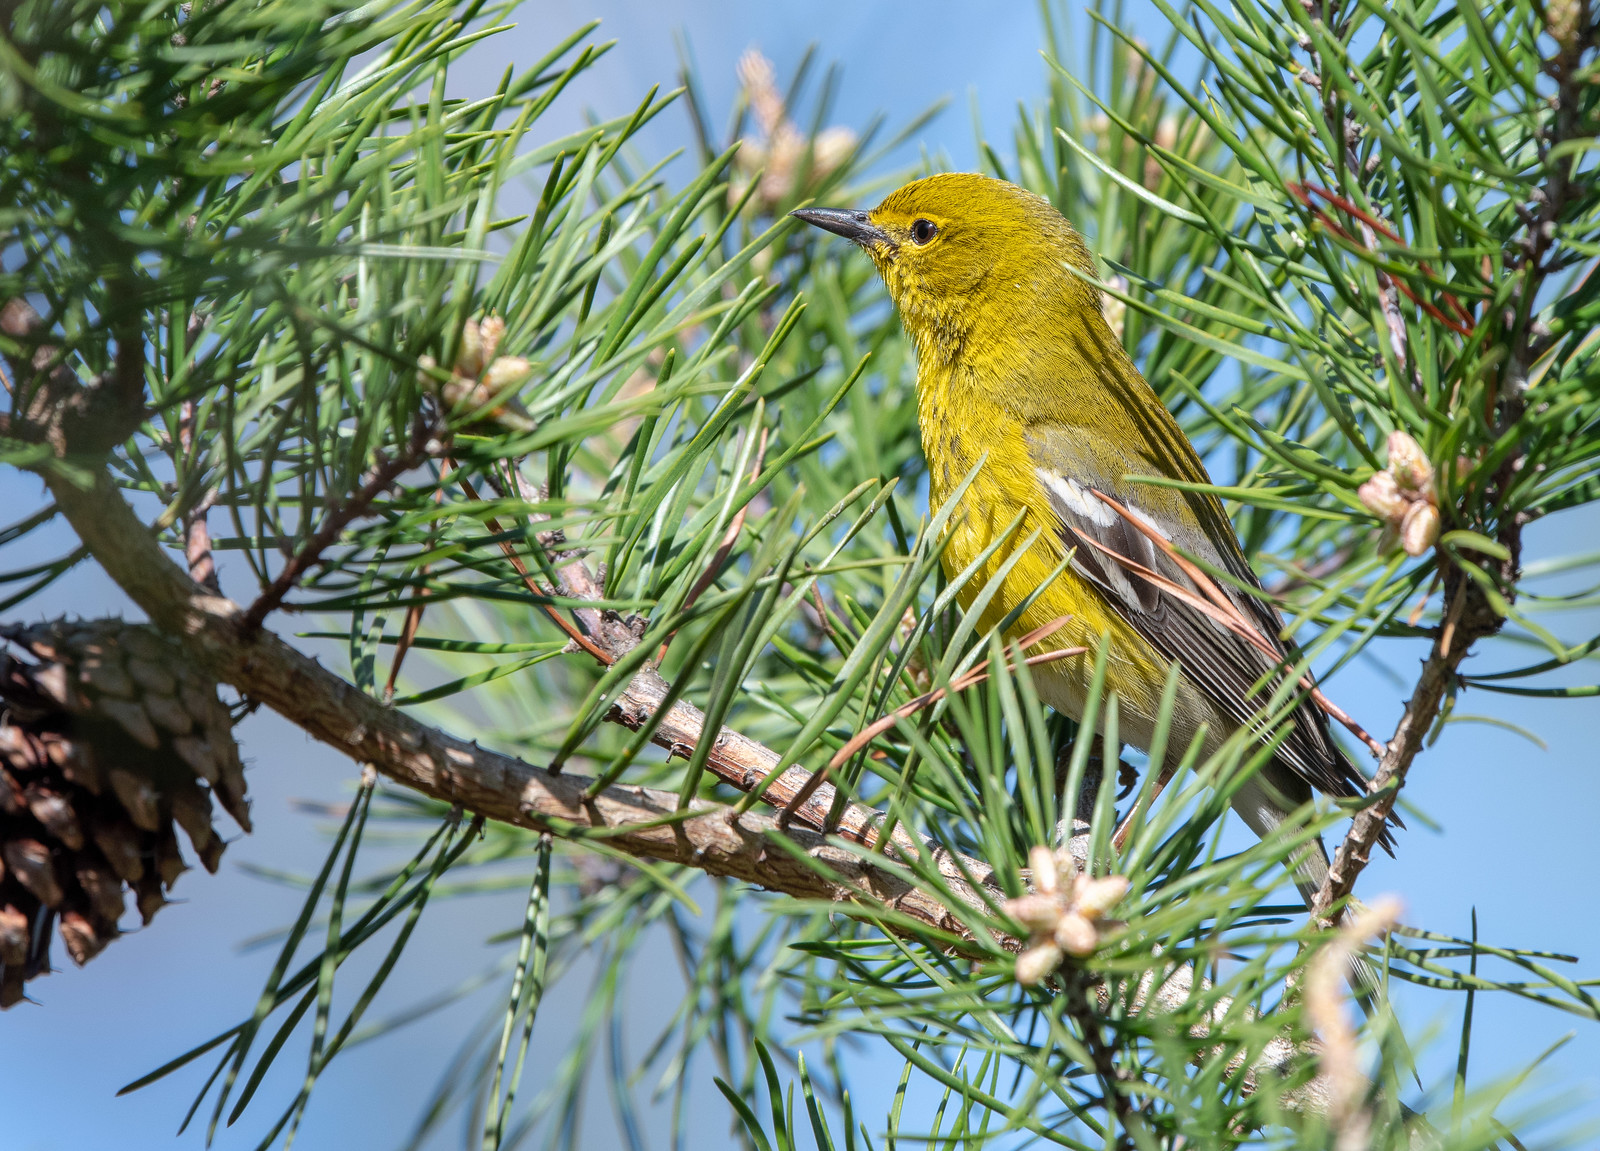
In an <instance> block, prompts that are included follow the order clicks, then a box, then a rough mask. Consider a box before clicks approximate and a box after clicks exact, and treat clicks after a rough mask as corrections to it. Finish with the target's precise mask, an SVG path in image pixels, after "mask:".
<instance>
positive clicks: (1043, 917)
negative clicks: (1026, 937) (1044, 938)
mask: <svg viewBox="0 0 1600 1151" xmlns="http://www.w3.org/2000/svg"><path fill="white" fill-rule="evenodd" d="M1005 913H1006V914H1007V915H1009V916H1011V918H1012V919H1015V920H1016V921H1017V922H1018V923H1020V924H1022V925H1023V926H1024V927H1026V928H1027V929H1028V930H1029V931H1052V930H1054V929H1055V925H1056V920H1058V919H1060V918H1061V904H1060V902H1059V901H1058V900H1057V899H1056V898H1055V897H1054V896H1050V895H1043V894H1039V893H1034V894H1031V895H1024V896H1021V897H1019V898H1017V899H1009V900H1007V901H1006V903H1005Z"/></svg>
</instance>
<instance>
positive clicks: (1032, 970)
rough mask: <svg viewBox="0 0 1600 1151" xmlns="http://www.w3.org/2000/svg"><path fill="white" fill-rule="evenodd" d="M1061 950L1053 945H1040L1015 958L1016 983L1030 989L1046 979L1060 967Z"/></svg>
mask: <svg viewBox="0 0 1600 1151" xmlns="http://www.w3.org/2000/svg"><path fill="white" fill-rule="evenodd" d="M1061 958H1062V956H1061V948H1059V947H1057V946H1056V945H1055V944H1054V943H1041V944H1039V945H1038V946H1036V947H1030V948H1028V949H1027V950H1026V951H1024V952H1023V953H1022V954H1021V955H1019V956H1017V973H1016V974H1017V982H1018V983H1020V984H1022V985H1023V986H1024V987H1032V986H1033V985H1034V984H1036V983H1040V982H1042V981H1043V980H1045V979H1047V978H1048V977H1049V976H1050V974H1051V973H1052V972H1054V971H1055V969H1056V968H1057V967H1060V966H1061Z"/></svg>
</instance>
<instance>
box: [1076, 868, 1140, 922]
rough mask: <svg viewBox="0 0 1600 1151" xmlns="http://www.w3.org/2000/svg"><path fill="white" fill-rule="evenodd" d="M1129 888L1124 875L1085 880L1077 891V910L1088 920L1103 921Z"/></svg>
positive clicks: (1129, 885)
mask: <svg viewBox="0 0 1600 1151" xmlns="http://www.w3.org/2000/svg"><path fill="white" fill-rule="evenodd" d="M1131 886H1132V884H1130V883H1129V882H1128V877H1127V876H1125V875H1107V876H1104V877H1102V878H1100V879H1089V880H1085V881H1084V882H1083V884H1082V885H1081V886H1080V887H1079V889H1078V903H1077V907H1078V910H1079V911H1080V912H1081V913H1082V914H1084V915H1086V916H1088V917H1089V918H1090V919H1103V918H1104V917H1105V914H1106V912H1108V911H1110V910H1111V909H1112V908H1113V907H1115V906H1116V905H1117V902H1118V901H1119V900H1121V898H1122V897H1123V896H1124V895H1126V894H1128V888H1129V887H1131Z"/></svg>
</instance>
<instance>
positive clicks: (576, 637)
mask: <svg viewBox="0 0 1600 1151" xmlns="http://www.w3.org/2000/svg"><path fill="white" fill-rule="evenodd" d="M456 483H458V484H460V485H461V490H462V491H464V492H466V493H467V496H468V497H469V498H471V499H474V500H478V501H479V502H482V499H483V497H482V496H480V495H478V489H477V488H475V487H473V485H472V481H471V480H469V479H467V477H466V476H465V475H464V474H463V473H462V472H461V471H460V470H459V469H458V470H457V471H456ZM483 522H484V525H485V526H486V527H488V529H489V530H490V531H491V532H493V533H494V534H495V535H500V534H501V533H503V532H504V530H505V529H504V528H502V527H501V526H500V521H499V520H497V519H495V517H493V516H486V517H485V518H484V521H483ZM500 550H501V551H502V552H503V553H505V557H506V559H508V560H509V561H511V566H512V567H513V568H515V569H516V572H517V575H518V576H520V577H521V578H522V584H523V586H524V587H526V588H527V589H528V590H529V591H530V592H532V593H533V594H534V595H536V596H539V597H540V598H544V597H547V596H550V595H553V594H557V593H558V591H559V589H550V588H545V587H543V586H541V585H540V583H539V581H538V580H536V579H534V578H533V574H532V573H531V572H529V571H528V565H527V564H526V563H524V562H523V559H522V557H521V556H519V555H518V554H517V549H516V548H514V547H512V546H511V541H510V540H501V541H500ZM539 607H540V608H541V609H542V610H543V611H544V613H545V615H547V616H549V617H550V618H551V620H553V621H554V622H555V625H556V626H557V627H559V628H560V629H561V630H562V631H564V632H566V633H567V638H568V639H570V640H571V641H572V642H573V643H575V644H576V645H577V646H578V647H580V648H582V649H583V650H584V651H586V652H588V653H589V654H590V655H592V656H594V658H595V659H597V660H599V661H600V662H601V663H603V664H605V665H606V666H607V667H610V666H611V665H612V664H613V663H615V662H616V659H617V657H616V656H615V655H613V654H612V653H610V652H608V651H606V650H605V649H604V648H603V647H601V646H599V645H598V644H596V643H595V642H594V641H593V640H592V639H590V638H589V637H588V636H586V635H584V634H583V631H582V630H581V629H580V628H579V627H578V626H577V625H576V624H574V623H572V622H571V621H570V620H568V619H567V617H566V616H564V615H562V614H561V612H560V611H559V610H558V609H557V608H556V607H555V606H554V605H552V604H547V603H542V604H540V605H539Z"/></svg>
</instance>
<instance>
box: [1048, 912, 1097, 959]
mask: <svg viewBox="0 0 1600 1151" xmlns="http://www.w3.org/2000/svg"><path fill="white" fill-rule="evenodd" d="M1053 938H1054V939H1055V943H1056V946H1057V947H1059V948H1061V950H1063V951H1065V952H1067V954H1069V955H1088V954H1090V953H1091V952H1092V951H1094V949H1095V948H1096V947H1098V946H1099V945H1100V933H1099V932H1098V931H1096V930H1095V929H1094V924H1092V923H1090V922H1089V920H1088V919H1086V918H1085V917H1084V916H1082V915H1080V914H1079V913H1078V912H1077V911H1069V912H1067V913H1066V914H1065V915H1063V916H1062V917H1061V918H1060V919H1058V920H1057V921H1056V930H1055V934H1054V936H1053Z"/></svg>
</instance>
